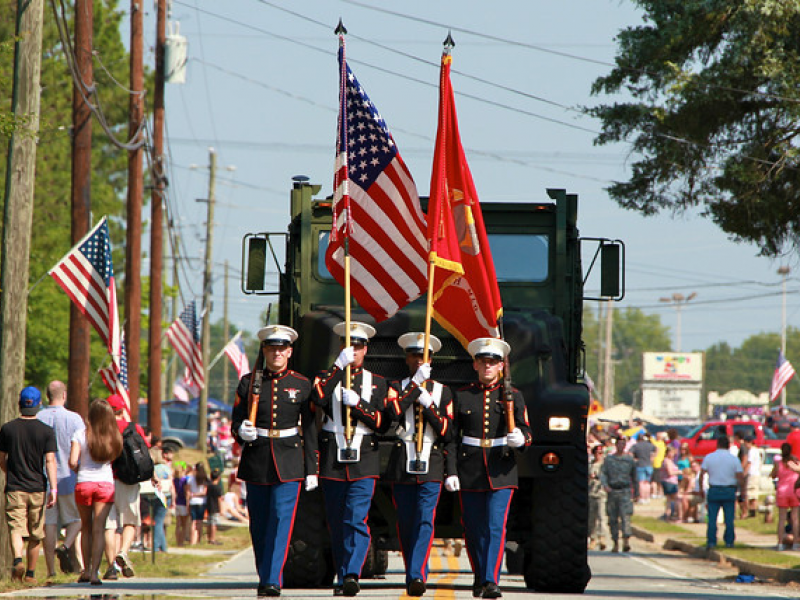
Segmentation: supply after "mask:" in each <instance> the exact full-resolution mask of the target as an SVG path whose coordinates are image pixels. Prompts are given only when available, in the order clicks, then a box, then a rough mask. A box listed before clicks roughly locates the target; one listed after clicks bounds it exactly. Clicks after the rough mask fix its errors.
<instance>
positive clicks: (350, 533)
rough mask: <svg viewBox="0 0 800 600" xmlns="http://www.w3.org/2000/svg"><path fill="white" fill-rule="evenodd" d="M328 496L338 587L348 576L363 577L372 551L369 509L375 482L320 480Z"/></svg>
mask: <svg viewBox="0 0 800 600" xmlns="http://www.w3.org/2000/svg"><path fill="white" fill-rule="evenodd" d="M320 485H321V486H322V492H323V495H324V496H325V511H326V513H327V516H328V529H329V530H330V532H331V552H332V553H333V563H334V566H335V567H336V574H337V576H338V582H339V584H342V583H343V582H344V578H345V576H346V575H355V576H356V577H360V576H361V568H362V567H363V566H364V561H365V560H366V559H367V552H368V551H369V542H370V535H369V526H368V525H367V519H368V518H369V507H370V506H371V504H372V495H373V494H374V493H375V480H374V479H357V480H356V481H336V480H333V479H322V480H321V481H320Z"/></svg>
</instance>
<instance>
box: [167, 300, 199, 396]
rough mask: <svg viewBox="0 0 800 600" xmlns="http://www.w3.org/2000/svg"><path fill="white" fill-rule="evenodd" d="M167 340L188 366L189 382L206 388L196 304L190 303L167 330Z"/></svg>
mask: <svg viewBox="0 0 800 600" xmlns="http://www.w3.org/2000/svg"><path fill="white" fill-rule="evenodd" d="M167 339H168V340H169V342H170V344H172V347H173V348H175V352H177V353H178V356H180V357H181V360H182V361H183V364H185V365H186V370H187V375H189V377H188V378H187V379H188V380H190V381H191V383H194V384H195V385H197V387H199V388H203V387H204V386H205V367H204V366H203V350H202V349H201V348H200V336H199V335H198V333H197V314H196V313H195V309H194V302H189V303H188V304H187V305H186V306H185V307H184V309H183V312H182V313H181V314H180V315H179V316H178V318H177V319H175V321H174V322H173V323H172V325H170V326H169V329H167Z"/></svg>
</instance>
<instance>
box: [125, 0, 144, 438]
mask: <svg viewBox="0 0 800 600" xmlns="http://www.w3.org/2000/svg"><path fill="white" fill-rule="evenodd" d="M143 22H144V9H143V7H142V0H131V76H130V85H131V94H130V117H129V118H130V121H129V123H128V131H129V132H130V135H129V136H128V137H129V139H130V140H131V141H132V142H134V143H135V142H137V141H138V140H139V137H138V136H137V138H136V139H133V136H134V135H136V132H137V131H139V130H140V127H141V124H142V119H143V118H144V111H143V109H142V107H143V105H144V102H143V98H142V93H143V91H144V64H143V60H144V59H143V56H144V51H143V47H144V41H143V40H144V35H143V29H144V24H143ZM142 153H143V151H142V147H141V146H140V147H138V148H136V149H135V150H130V151H129V152H128V208H127V227H126V244H125V344H126V351H127V357H128V395H129V396H130V400H131V405H130V413H131V420H132V421H133V422H134V423H136V422H137V419H138V416H139V371H140V369H139V363H140V359H141V351H140V344H139V340H140V339H141V336H142V318H141V314H142V308H141V307H142V279H141V270H142V193H143V190H142V188H143V180H142Z"/></svg>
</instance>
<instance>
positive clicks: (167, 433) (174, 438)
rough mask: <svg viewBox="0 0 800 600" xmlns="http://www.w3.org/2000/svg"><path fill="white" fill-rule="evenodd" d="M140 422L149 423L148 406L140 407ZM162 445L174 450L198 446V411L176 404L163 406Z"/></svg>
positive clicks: (143, 424) (142, 423) (144, 424)
mask: <svg viewBox="0 0 800 600" xmlns="http://www.w3.org/2000/svg"><path fill="white" fill-rule="evenodd" d="M139 424H140V425H141V426H143V427H144V426H146V425H147V407H144V406H142V407H140V408H139ZM161 446H162V447H163V448H171V449H172V450H173V451H175V450H179V449H180V448H187V447H188V448H195V447H196V446H197V413H195V412H192V411H190V410H187V409H186V408H184V407H182V406H179V405H175V404H164V405H162V406H161Z"/></svg>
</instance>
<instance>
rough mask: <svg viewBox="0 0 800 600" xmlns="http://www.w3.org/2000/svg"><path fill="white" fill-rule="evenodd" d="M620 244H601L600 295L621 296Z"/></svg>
mask: <svg viewBox="0 0 800 600" xmlns="http://www.w3.org/2000/svg"><path fill="white" fill-rule="evenodd" d="M619 257H620V246H619V244H614V243H611V244H602V245H601V246H600V295H601V296H605V297H607V298H616V297H617V296H619Z"/></svg>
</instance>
